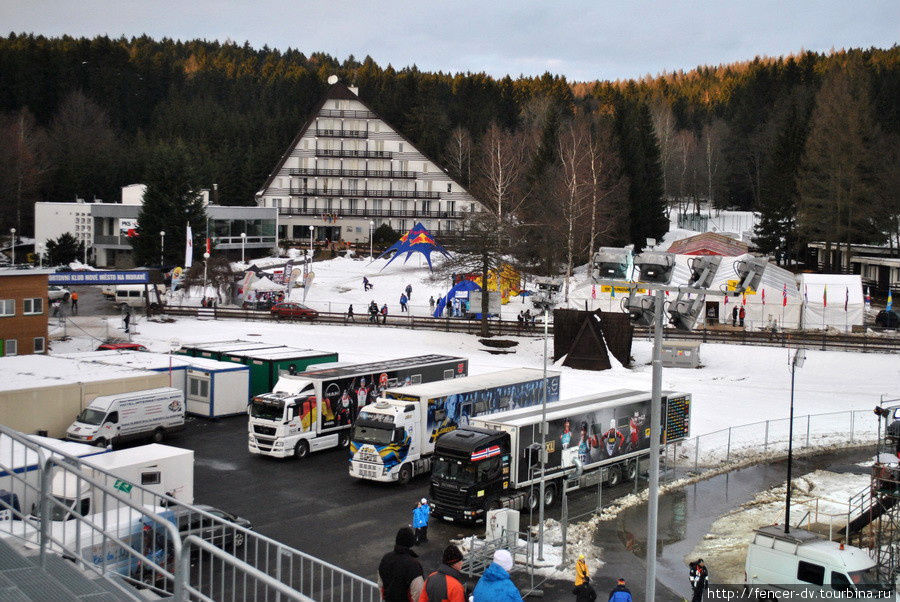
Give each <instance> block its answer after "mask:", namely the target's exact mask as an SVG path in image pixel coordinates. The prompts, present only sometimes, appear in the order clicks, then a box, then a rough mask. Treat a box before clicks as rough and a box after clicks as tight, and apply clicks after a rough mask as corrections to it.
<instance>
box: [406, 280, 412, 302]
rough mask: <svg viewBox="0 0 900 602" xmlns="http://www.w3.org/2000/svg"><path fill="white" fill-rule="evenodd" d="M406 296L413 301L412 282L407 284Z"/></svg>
mask: <svg viewBox="0 0 900 602" xmlns="http://www.w3.org/2000/svg"><path fill="white" fill-rule="evenodd" d="M406 298H407V299H409V300H410V301H412V285H411V284H407V285H406Z"/></svg>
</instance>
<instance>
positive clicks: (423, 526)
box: [412, 498, 431, 545]
mask: <svg viewBox="0 0 900 602" xmlns="http://www.w3.org/2000/svg"><path fill="white" fill-rule="evenodd" d="M430 519H431V506H430V505H429V504H428V500H427V499H425V498H422V499H421V500H420V501H419V504H418V505H417V506H416V507H415V508H414V509H413V524H412V526H413V529H415V531H416V545H418V544H421V543H428V521H429V520H430Z"/></svg>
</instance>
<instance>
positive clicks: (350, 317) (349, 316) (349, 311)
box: [344, 303, 356, 322]
mask: <svg viewBox="0 0 900 602" xmlns="http://www.w3.org/2000/svg"><path fill="white" fill-rule="evenodd" d="M344 322H356V320H355V319H354V318H353V304H352V303H351V304H350V307H348V308H347V317H346V318H344Z"/></svg>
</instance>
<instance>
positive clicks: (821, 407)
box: [52, 281, 900, 437]
mask: <svg viewBox="0 0 900 602" xmlns="http://www.w3.org/2000/svg"><path fill="white" fill-rule="evenodd" d="M379 284H382V283H379V282H378V281H376V286H378V285H379ZM415 295H416V292H415V290H414V291H413V297H414V298H415ZM357 319H358V320H360V319H361V318H360V317H357ZM84 320H86V321H87V320H88V318H84ZM91 320H93V321H101V320H102V319H100V318H92V319H91ZM106 320H107V322H106V323H105V324H103V323H100V324H98V325H97V326H96V327H95V328H94V330H96V331H97V332H100V333H102V332H104V331H105V330H106V329H107V328H108V330H109V332H110V333H111V334H113V333H118V334H120V335H121V334H122V330H121V320H120V319H119V318H108V319H106ZM135 320H136V324H134V327H135V329H136V331H137V333H136V334H134V335H133V336H132V340H134V341H136V342H138V343H142V344H144V345H146V346H147V347H148V348H149V349H150V350H151V351H159V352H163V353H167V352H168V351H169V350H170V348H171V345H172V344H173V342H176V343H180V344H186V343H199V342H209V341H224V340H235V339H244V340H253V341H263V342H266V343H272V344H273V345H292V346H295V347H301V348H310V349H320V350H325V351H336V352H338V353H339V354H340V359H341V361H349V362H368V361H376V360H381V359H389V358H396V357H406V356H411V355H418V354H427V353H444V354H458V355H462V356H465V357H467V358H469V360H470V362H469V371H470V373H471V374H481V373H485V372H490V371H494V370H502V369H506V368H514V367H534V368H540V367H541V366H542V362H543V341H542V340H541V339H539V338H525V337H521V338H517V337H510V338H513V339H516V340H518V342H519V344H518V346H517V347H515V348H514V349H515V353H510V354H504V355H492V354H490V353H488V352H487V351H486V348H485V347H484V346H483V345H482V344H481V343H479V342H478V338H477V337H475V336H471V335H467V334H461V333H447V332H440V331H431V330H409V329H404V328H394V327H373V326H369V325H364V324H359V325H348V326H338V325H324V324H322V325H318V324H307V323H302V324H300V323H276V322H242V321H239V320H216V321H212V320H203V319H196V318H177V319H175V320H174V321H173V322H170V323H161V322H149V321H146V320H144V319H143V318H142V317H140V316H135ZM83 332H90V330H89V329H88V328H86V327H84V326H82V330H80V331H79V329H76V328H74V327H73V328H69V329H68V334H69V335H70V336H72V337H73V338H71V339H70V340H68V341H54V342H53V344H52V351H53V353H65V352H73V351H89V350H92V349H94V348H96V343H97V341H96V340H94V339H92V338H90V337H88V336H86V335H85V334H82V333H83ZM552 344H553V343H552V341H550V346H551V347H550V348H551V351H552ZM651 351H652V349H651V344H650V342H649V341H648V340H644V339H641V340H635V341H634V346H633V355H634V358H635V364H634V368H632V369H628V368H623V367H621V366H617V367H614V368H613V369H611V370H607V371H604V372H590V371H582V370H574V369H571V368H567V367H554V368H553V369H555V370H560V371H561V372H562V379H561V381H562V383H561V386H562V390H561V395H562V396H563V397H573V396H576V395H584V394H588V393H591V392H596V391H605V390H610V389H623V388H627V389H640V390H649V389H650V386H651V382H650V377H651V369H650V365H649V362H650V355H651ZM700 356H701V360H702V362H703V365H704V367H703V368H700V369H696V370H691V369H675V368H672V369H665V370H664V371H663V387H664V388H665V389H671V390H679V391H685V392H688V393H691V394H692V395H693V408H692V421H693V423H692V428H691V434H692V435H700V434H704V433H709V432H711V431H716V430H719V429H723V428H726V427H728V426H732V425H738V424H746V423H749V422H755V421H759V420H767V419H778V418H786V417H787V416H788V407H789V402H790V382H791V380H790V379H791V373H790V367H789V366H788V350H787V349H782V348H775V347H743V346H740V345H724V344H704V345H703V346H702V348H701V351H700ZM898 391H900V360H898V357H897V356H896V355H887V354H872V353H867V354H863V353H852V352H840V351H815V350H810V351H809V352H808V353H807V360H806V364H805V365H804V366H803V368H802V369H799V370H798V371H797V377H796V392H795V412H796V414H797V415H803V414H808V413H812V414H815V413H821V412H838V411H847V410H851V409H856V410H871V409H872V408H874V406H875V405H876V404H877V403H878V401H879V396H881V395H887V396H888V397H889V398H891V397H897V396H898ZM759 434H760V437H761V436H762V430H760V433H759Z"/></svg>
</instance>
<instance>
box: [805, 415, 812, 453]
mask: <svg viewBox="0 0 900 602" xmlns="http://www.w3.org/2000/svg"><path fill="white" fill-rule="evenodd" d="M810 422H812V414H807V415H806V447H809V423H810Z"/></svg>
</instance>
